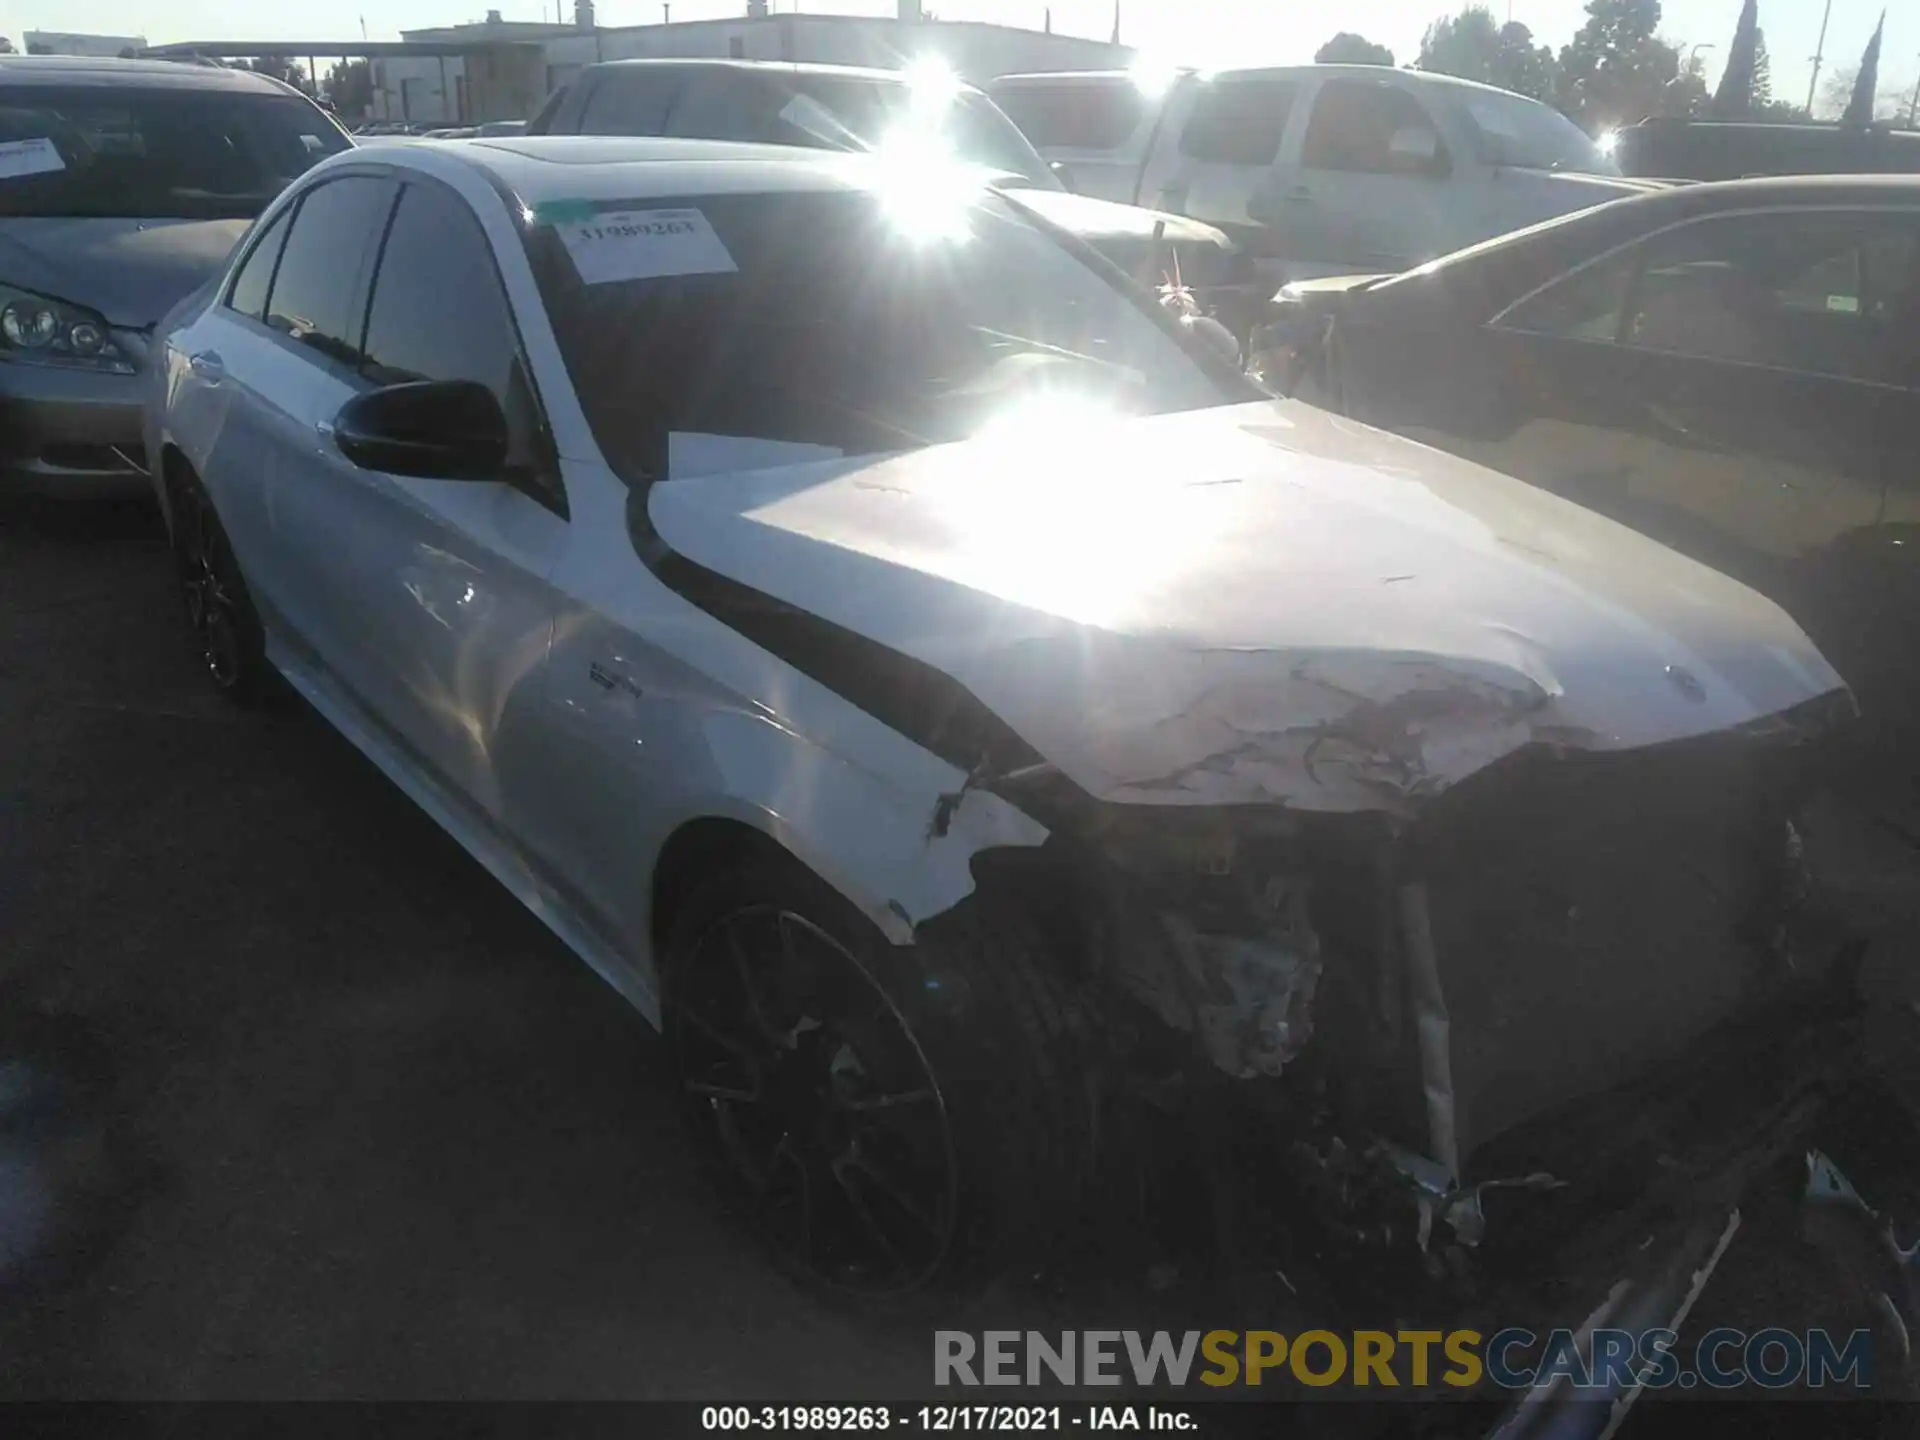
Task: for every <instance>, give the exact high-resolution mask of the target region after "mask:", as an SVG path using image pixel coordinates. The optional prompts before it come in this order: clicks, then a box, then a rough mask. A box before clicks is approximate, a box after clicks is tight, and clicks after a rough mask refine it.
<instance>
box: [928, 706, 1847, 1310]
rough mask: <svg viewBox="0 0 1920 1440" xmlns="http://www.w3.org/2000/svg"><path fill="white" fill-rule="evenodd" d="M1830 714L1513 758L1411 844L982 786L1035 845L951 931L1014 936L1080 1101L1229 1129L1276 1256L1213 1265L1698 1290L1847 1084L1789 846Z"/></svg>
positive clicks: (1359, 821) (1421, 1280) (1363, 817)
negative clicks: (1730, 1219)
mask: <svg viewBox="0 0 1920 1440" xmlns="http://www.w3.org/2000/svg"><path fill="white" fill-rule="evenodd" d="M1841 700H1842V701H1844V697H1841ZM1849 710H1850V707H1849V706H1847V705H1845V704H1844V703H1834V702H1833V701H1831V700H1829V701H1826V702H1821V703H1818V704H1815V705H1812V706H1808V707H1805V708H1804V709H1803V710H1802V711H1800V712H1798V713H1796V714H1794V715H1792V716H1789V717H1785V718H1784V719H1781V720H1776V721H1774V722H1770V723H1769V724H1767V725H1764V726H1759V727H1753V728H1751V729H1749V730H1747V731H1744V732H1735V733H1728V734H1722V735H1717V736H1712V737H1706V738H1703V739H1695V740H1690V741H1684V742H1677V743H1674V744H1671V745H1667V746H1662V747H1656V748H1654V749H1651V750H1645V751H1637V752H1631V753H1625V754H1611V755H1601V756H1595V755H1590V754H1556V753H1553V752H1552V751H1550V750H1548V749H1546V748H1544V747H1536V748H1529V749H1526V750H1522V751H1520V752H1517V753H1515V754H1512V755H1510V756H1508V757H1506V758H1505V759H1504V760H1502V761H1500V762H1498V763H1496V764H1495V765H1494V766H1492V767H1490V768H1489V769H1487V770H1486V771H1484V772H1482V773H1481V774H1479V775H1476V776H1475V777H1473V778H1472V779H1470V780H1469V781H1467V782H1464V783H1462V784H1460V785H1458V786H1456V787H1453V788H1451V789H1449V790H1447V791H1446V792H1445V793H1444V794H1442V795H1441V796H1439V797H1437V798H1436V799H1435V800H1434V801H1432V802H1431V803H1430V804H1427V805H1425V806H1424V807H1423V808H1422V810H1421V812H1420V813H1419V814H1418V815H1417V816H1416V817H1414V818H1411V819H1405V818H1400V817H1390V816H1387V815H1382V814H1377V813H1376V814H1349V815H1301V814H1298V813H1295V812H1289V811H1285V810H1282V809H1279V808H1277V807H1265V806H1237V807H1218V808H1198V809H1180V810H1175V809H1168V808H1147V807H1139V806H1128V805H1109V804H1097V803H1094V802H1091V801H1089V800H1087V798H1086V797H1085V796H1084V795H1081V794H1078V793H1077V792H1075V791H1074V790H1073V789H1072V787H1070V786H1067V785H1065V784H1064V783H1062V782H1061V781H1060V779H1059V777H1058V776H1057V775H1052V774H1050V773H1048V772H1047V770H1046V768H1045V767H1041V768H1040V769H1039V770H1038V771H1029V772H1027V773H1025V774H1022V775H1018V776H1016V777H1015V778H1013V779H1011V780H1010V781H1007V782H1002V784H1001V786H1000V788H1001V789H1002V790H1003V793H1004V794H1006V795H1007V796H1008V797H1009V798H1013V799H1015V800H1016V802H1017V803H1019V804H1021V805H1022V806H1023V807H1024V808H1027V809H1028V810H1030V811H1031V812H1032V813H1034V814H1035V815H1037V816H1040V817H1042V818H1043V819H1044V821H1045V822H1046V823H1047V824H1048V825H1049V826H1050V828H1051V829H1052V838H1051V839H1050V840H1049V841H1048V843H1047V844H1046V845H1045V846H1043V847H1040V849H1038V850H1035V851H1026V850H1010V851H1001V852H993V853H990V854H989V855H986V856H983V857H981V859H980V860H979V861H978V862H976V868H977V873H978V877H979V881H980V890H979V898H980V900H981V901H982V903H984V904H988V905H993V904H1018V905H1023V906H1026V907H1028V908H1029V909H1031V910H1035V911H1038V912H1039V913H1040V914H1041V915H1042V916H1043V923H1044V925H1045V926H1046V928H1047V931H1048V933H1049V936H1050V938H1051V940H1052V943H1053V948H1054V951H1055V953H1056V954H1057V955H1058V956H1059V958H1060V963H1061V964H1062V965H1063V966H1066V967H1069V968H1070V969H1071V970H1072V971H1073V972H1074V974H1075V975H1076V976H1077V977H1078V978H1079V979H1080V981H1081V982H1082V987H1083V988H1082V993H1083V994H1085V995H1087V996H1088V997H1089V1000H1090V1005H1091V1011H1092V1013H1091V1014H1090V1015H1089V1017H1088V1018H1087V1021H1086V1023H1085V1026H1084V1029H1085V1030H1086V1031H1087V1032H1089V1033H1090V1034H1091V1035H1092V1036H1094V1037H1095V1038H1094V1039H1093V1040H1092V1041H1091V1043H1092V1045H1093V1046H1094V1047H1095V1048H1096V1049H1098V1050H1099V1051H1100V1052H1101V1054H1102V1060H1101V1061H1099V1062H1096V1063H1095V1064H1094V1066H1093V1067H1092V1068H1093V1070H1094V1072H1095V1073H1097V1074H1099V1075H1101V1076H1103V1077H1105V1083H1107V1084H1110V1085H1111V1086H1113V1087H1115V1088H1116V1090H1119V1091H1128V1092H1131V1093H1132V1094H1133V1095H1134V1096H1135V1097H1136V1098H1142V1097H1143V1098H1144V1099H1145V1103H1148V1104H1152V1105H1158V1106H1161V1107H1164V1108H1165V1109H1166V1110H1168V1111H1169V1112H1172V1113H1180V1112H1183V1111H1184V1112H1185V1113H1186V1114H1187V1116H1188V1117H1189V1118H1188V1121H1186V1122H1177V1123H1194V1121H1193V1117H1194V1116H1195V1115H1196V1114H1197V1112H1201V1111H1207V1110H1211V1109H1214V1108H1216V1107H1225V1108H1226V1109H1228V1110H1230V1111H1231V1112H1233V1113H1234V1116H1235V1118H1234V1120H1233V1121H1231V1122H1230V1123H1229V1122H1215V1123H1213V1124H1208V1123H1207V1122H1205V1121H1199V1122H1198V1124H1199V1128H1201V1129H1204V1130H1210V1131H1213V1132H1215V1133H1221V1134H1232V1135H1234V1136H1236V1137H1237V1140H1236V1141H1235V1143H1234V1144H1233V1149H1234V1150H1235V1152H1236V1154H1235V1157H1234V1158H1235V1160H1236V1161H1237V1162H1240V1163H1242V1164H1243V1165H1244V1166H1245V1174H1246V1175H1247V1176H1248V1177H1249V1178H1248V1179H1247V1183H1248V1184H1249V1185H1251V1186H1252V1187H1253V1191H1254V1193H1255V1195H1256V1196H1257V1197H1258V1198H1257V1199H1256V1201H1255V1208H1256V1209H1257V1210H1258V1211H1259V1212H1260V1213H1261V1214H1262V1216H1263V1220H1264V1222H1265V1223H1268V1224H1269V1225H1270V1226H1271V1227H1272V1228H1273V1229H1274V1231H1275V1232H1276V1233H1270V1234H1269V1235H1267V1236H1266V1237H1265V1238H1266V1241H1267V1243H1268V1244H1269V1245H1270V1246H1271V1247H1272V1248H1270V1249H1269V1250H1268V1251H1267V1253H1266V1254H1265V1255H1264V1256H1262V1257H1260V1258H1257V1259H1256V1258H1250V1257H1248V1256H1246V1255H1242V1256H1240V1257H1237V1259H1236V1263H1245V1264H1247V1265H1250V1266H1252V1265H1259V1264H1262V1263H1274V1264H1278V1263H1279V1262H1280V1261H1281V1259H1282V1258H1283V1257H1285V1259H1286V1263H1287V1264H1289V1265H1297V1264H1298V1263H1300V1262H1299V1257H1300V1256H1301V1255H1303V1254H1310V1255H1312V1256H1313V1257H1314V1258H1313V1260H1312V1261H1311V1262H1309V1263H1310V1264H1317V1265H1319V1266H1321V1267H1332V1268H1333V1269H1335V1270H1336V1271H1337V1273H1339V1274H1340V1276H1341V1277H1342V1279H1341V1284H1342V1286H1343V1288H1344V1289H1345V1290H1346V1291H1347V1293H1349V1294H1351V1295H1354V1296H1359V1295H1362V1294H1365V1295H1369V1296H1371V1297H1375V1298H1381V1299H1387V1300H1389V1301H1391V1302H1392V1303H1395V1304H1397V1305H1403V1306H1404V1305H1410V1306H1421V1305H1428V1306H1434V1307H1438V1308H1440V1309H1443V1310H1444V1311H1445V1313H1446V1314H1447V1315H1448V1317H1449V1323H1450V1324H1455V1325H1457V1324H1460V1323H1463V1322H1462V1320H1461V1319H1460V1315H1461V1310H1462V1307H1463V1306H1464V1307H1468V1313H1469V1314H1470V1315H1471V1314H1476V1313H1478V1314H1481V1315H1483V1316H1485V1317H1486V1318H1488V1320H1489V1323H1495V1322H1494V1320H1493V1317H1494V1316H1496V1315H1497V1316H1498V1317H1500V1321H1501V1322H1503V1323H1507V1324H1511V1323H1514V1322H1513V1316H1514V1315H1515V1314H1519V1313H1535V1314H1538V1315H1539V1316H1540V1317H1541V1318H1542V1320H1543V1322H1544V1321H1545V1320H1546V1319H1547V1318H1548V1317H1552V1320H1553V1323H1571V1320H1577V1319H1578V1318H1579V1316H1578V1315H1572V1316H1569V1315H1567V1314H1565V1313H1560V1311H1558V1310H1556V1308H1555V1307H1564V1306H1566V1305H1574V1306H1576V1307H1579V1306H1582V1305H1586V1306H1590V1305H1591V1304H1592V1303H1593V1302H1595V1301H1597V1300H1599V1299H1600V1298H1602V1297H1604V1296H1607V1295H1608V1294H1610V1293H1611V1292H1612V1291H1613V1290H1615V1289H1616V1288H1618V1287H1619V1286H1620V1284H1621V1283H1622V1276H1623V1273H1624V1270H1623V1266H1625V1264H1626V1262H1627V1261H1628V1260H1630V1259H1637V1260H1642V1261H1645V1262H1647V1263H1648V1265H1649V1266H1650V1267H1651V1268H1650V1271H1649V1276H1648V1277H1647V1283H1648V1284H1653V1282H1654V1281H1655V1280H1656V1279H1659V1277H1660V1276H1662V1275H1667V1272H1668V1271H1674V1267H1675V1266H1676V1265H1679V1264H1680V1262H1679V1261H1678V1260H1676V1259H1675V1258H1674V1257H1675V1256H1676V1255H1677V1254H1681V1253H1685V1254H1690V1255H1692V1257H1693V1258H1692V1260H1691V1261H1690V1262H1688V1263H1690V1264H1693V1265H1694V1267H1695V1269H1696V1270H1697V1268H1698V1265H1699V1264H1700V1263H1701V1262H1702V1256H1703V1255H1704V1254H1705V1253H1706V1250H1705V1249H1703V1248H1702V1247H1707V1248H1710V1246H1708V1242H1709V1241H1712V1240H1714V1239H1715V1238H1716V1237H1719V1236H1720V1235H1721V1234H1722V1232H1723V1231H1724V1230H1725V1227H1726V1225H1727V1216H1728V1212H1729V1211H1730V1210H1731V1209H1733V1208H1734V1207H1737V1205H1738V1203H1739V1199H1740V1196H1741V1194H1742V1192H1743V1190H1744V1189H1745V1188H1746V1187H1747V1186H1748V1185H1749V1184H1750V1183H1751V1182H1752V1181H1753V1180H1754V1179H1755V1177H1756V1176H1757V1175H1759V1174H1760V1173H1761V1172H1762V1171H1764V1170H1766V1169H1768V1168H1769V1167H1773V1166H1777V1165H1778V1164H1780V1163H1781V1162H1782V1161H1783V1160H1787V1161H1794V1160H1796V1159H1797V1157H1799V1156H1801V1155H1803V1154H1805V1153H1806V1152H1807V1151H1808V1150H1809V1147H1810V1146H1812V1145H1813V1144H1815V1143H1816V1141H1817V1138H1818V1122H1819V1120H1820V1118H1821V1115H1822V1113H1823V1105H1824V1104H1825V1103H1826V1102H1829V1101H1831V1100H1833V1099H1835V1098H1836V1097H1839V1096H1842V1095H1844V1094H1846V1093H1848V1091H1849V1088H1850V1087H1851V1086H1853V1085H1854V1083H1855V1081H1856V1080H1857V1078H1858V1073H1859V1070H1860V1035H1859V1020H1860V1017H1859V1007H1858V1004H1857V1002H1856V1000H1855V997H1854V994H1853V990H1852V984H1853V980H1852V975H1851V968H1852V966H1853V964H1854V963H1855V962H1856V961H1857V959H1858V944H1857V938H1856V937H1855V936H1854V935H1853V934H1852V933H1851V931H1850V930H1849V928H1848V925H1847V923H1846V921H1845V919H1844V917H1842V916H1841V915H1839V914H1837V913H1836V912H1835V909H1834V907H1833V906H1832V905H1830V904H1829V903H1827V902H1826V900H1825V898H1824V896H1823V893H1822V889H1821V886H1820V884H1819V881H1818V877H1817V876H1816V875H1815V873H1814V872H1813V870H1812V868H1811V866H1810V865H1809V863H1808V857H1807V854H1806V846H1805V844H1804V840H1803V837H1802V835H1801V832H1800V829H1799V828H1798V826H1797V824H1796V817H1797V814H1798V811H1799V807H1800V805H1801V803H1802V801H1803V799H1804V798H1805V796H1806V794H1807V792H1808V789H1809V787H1810V786H1812V785H1813V784H1815V783H1817V779H1818V766H1819V763H1820V756H1821V754H1822V747H1821V744H1820V742H1821V740H1822V738H1823V737H1824V736H1825V735H1826V734H1827V733H1828V732H1829V731H1830V730H1832V729H1833V728H1835V726H1836V725H1837V724H1839V723H1842V722H1843V721H1844V719H1845V716H1846V714H1847V713H1848V712H1849ZM979 783H981V784H982V785H984V786H986V787H988V788H994V787H995V784H996V782H995V781H994V780H993V779H992V778H990V777H988V778H984V779H982V780H981V781H980V782H979ZM934 923H935V924H936V925H937V923H938V922H937V921H936V922H934ZM1094 1143H1095V1144H1096V1145H1097V1144H1099V1143H1103V1142H1102V1140H1101V1139H1100V1137H1095V1139H1094ZM1105 1143H1112V1142H1111V1141H1110V1140H1109V1141H1107V1142H1105ZM1092 1163H1094V1164H1096V1165H1097V1164H1098V1163H1099V1160H1098V1157H1095V1159H1094V1160H1093V1162H1092ZM1276 1217H1277V1218H1276ZM1301 1217H1310V1220H1309V1221H1308V1224H1309V1226H1310V1228H1311V1229H1312V1231H1313V1232H1314V1233H1313V1234H1312V1235H1310V1236H1309V1235H1306V1234H1303V1233H1299V1232H1298V1231H1297V1230H1296V1228H1295V1227H1296V1221H1298V1220H1299V1219H1300V1218H1301ZM1247 1239H1248V1237H1246V1236H1244V1235H1242V1236H1236V1237H1234V1243H1235V1244H1236V1245H1239V1244H1241V1243H1243V1242H1245V1241H1246V1240H1247ZM1256 1243H1257V1242H1256ZM1694 1252H1699V1253H1694ZM1680 1268H1681V1269H1685V1268H1686V1267H1685V1266H1684V1265H1681V1266H1680ZM1291 1273H1292V1274H1293V1275H1294V1277H1295V1279H1296V1280H1300V1279H1301V1273H1302V1272H1300V1271H1299V1270H1294V1271H1292V1272H1291ZM1675 1273H1678V1272H1677V1271H1675ZM1361 1276H1365V1277H1366V1278H1365V1280H1364V1282H1363V1281H1362V1280H1361V1278H1360V1277H1361ZM1502 1276H1504V1277H1506V1278H1505V1280H1502V1278H1501V1277H1502ZM1667 1279H1668V1280H1670V1279H1671V1276H1670V1275H1668V1276H1667ZM1302 1283H1309V1282H1306V1281H1302ZM1660 1283H1661V1284H1666V1283H1667V1281H1666V1280H1661V1281H1660ZM1288 1284H1289V1288H1292V1285H1293V1281H1289V1282H1288ZM1629 1288H1630V1289H1631V1287H1629ZM1658 1288H1659V1287H1658V1286H1657V1285H1656V1286H1655V1289H1658ZM1668 1288H1669V1289H1670V1288H1671V1286H1669V1287H1668ZM1682 1288H1683V1289H1684V1287H1682ZM1622 1293H1626V1292H1622ZM1634 1293H1636V1294H1637V1293H1638V1292H1637V1291H1635V1292H1634ZM1661 1293H1665V1292H1664V1291H1663V1292H1661ZM1636 1303H1638V1302H1636ZM1647 1303H1653V1302H1647ZM1676 1303H1677V1302H1676ZM1533 1307H1539V1308H1538V1309H1534V1308H1533ZM1655 1308H1657V1305H1656V1307H1655ZM1666 1318H1668V1317H1666V1316H1658V1317H1654V1318H1647V1319H1643V1322H1642V1323H1645V1324H1659V1323H1664V1321H1665V1319H1666Z"/></svg>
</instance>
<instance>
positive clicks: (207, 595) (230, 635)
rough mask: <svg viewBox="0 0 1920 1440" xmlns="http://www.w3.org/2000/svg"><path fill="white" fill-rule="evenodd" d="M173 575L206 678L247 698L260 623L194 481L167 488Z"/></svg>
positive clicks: (254, 680) (257, 658)
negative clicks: (177, 584)
mask: <svg viewBox="0 0 1920 1440" xmlns="http://www.w3.org/2000/svg"><path fill="white" fill-rule="evenodd" d="M172 500H173V558H174V571H175V574H176V576H177V578H178V580H179V584H180V595H181V599H182V600H183V602H184V603H185V605H186V611H187V624H188V626H189V628H190V629H191V630H192V632H193V641H194V646H195V648H196V649H197V650H198V651H199V654H200V658H201V663H202V664H203V665H204V666H205V667H206V671H207V676H208V678H209V679H211V680H212V681H213V683H214V686H215V688H217V689H218V690H220V691H221V693H222V694H225V695H228V696H230V697H232V698H233V699H235V700H242V701H244V700H250V699H252V698H253V697H254V696H255V695H256V694H257V693H258V691H259V688H260V684H261V680H262V675H263V673H264V669H265V659H264V655H263V647H262V643H261V636H260V622H259V619H258V617H257V616H256V615H255V613H254V609H253V602H252V599H251V598H250V597H249V596H248V594H247V587H246V583H245V582H244V581H243V580H242V579H241V578H240V570H239V566H238V565H237V564H236V563H235V561H234V558H233V548H232V546H231V545H230V544H229V543H228V541H227V534H226V531H225V530H224V529H222V528H221V525H220V518H219V516H217V515H216V514H215V513H214V510H213V503H212V501H211V500H210V499H209V498H208V496H207V493H206V491H205V490H204V489H202V488H201V487H200V485H198V484H197V483H195V482H193V481H190V480H189V481H185V482H183V483H180V484H176V485H175V486H174V487H173V489H172Z"/></svg>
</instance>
